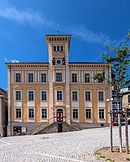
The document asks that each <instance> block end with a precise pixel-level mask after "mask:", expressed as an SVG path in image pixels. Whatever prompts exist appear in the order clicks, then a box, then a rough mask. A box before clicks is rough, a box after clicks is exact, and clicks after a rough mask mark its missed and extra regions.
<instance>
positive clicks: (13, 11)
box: [0, 5, 56, 27]
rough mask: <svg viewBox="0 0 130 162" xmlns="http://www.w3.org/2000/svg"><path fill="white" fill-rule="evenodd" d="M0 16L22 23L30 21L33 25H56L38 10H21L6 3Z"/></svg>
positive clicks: (0, 10) (1, 9)
mask: <svg viewBox="0 0 130 162" xmlns="http://www.w3.org/2000/svg"><path fill="white" fill-rule="evenodd" d="M0 17H2V18H6V19H11V20H15V21H16V22H18V23H21V24H24V23H29V24H31V25H44V26H47V27H48V26H54V25H56V24H55V23H54V22H53V21H50V20H48V19H47V18H46V17H45V16H43V15H42V16H41V14H40V13H39V12H37V11H26V10H19V9H17V8H14V7H9V6H5V5H4V6H2V7H1V8H0Z"/></svg>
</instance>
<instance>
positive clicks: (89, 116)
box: [86, 109, 91, 119]
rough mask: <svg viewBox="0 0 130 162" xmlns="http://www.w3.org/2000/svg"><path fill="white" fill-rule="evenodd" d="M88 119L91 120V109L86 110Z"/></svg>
mask: <svg viewBox="0 0 130 162" xmlns="http://www.w3.org/2000/svg"><path fill="white" fill-rule="evenodd" d="M86 119H91V109H86Z"/></svg>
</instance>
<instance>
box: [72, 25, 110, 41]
mask: <svg viewBox="0 0 130 162" xmlns="http://www.w3.org/2000/svg"><path fill="white" fill-rule="evenodd" d="M70 31H71V33H72V34H73V35H75V36H78V37H79V38H80V39H82V40H84V41H86V42H89V43H108V42H110V38H109V36H107V35H106V34H104V33H102V32H101V33H96V32H93V31H91V30H89V29H87V28H86V27H85V26H84V25H79V26H76V27H71V28H70Z"/></svg>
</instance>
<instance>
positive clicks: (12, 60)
mask: <svg viewBox="0 0 130 162" xmlns="http://www.w3.org/2000/svg"><path fill="white" fill-rule="evenodd" d="M4 61H5V62H12V63H19V62H20V61H19V60H17V59H10V58H9V59H7V58H4Z"/></svg>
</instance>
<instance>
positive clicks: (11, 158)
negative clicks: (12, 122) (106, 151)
mask: <svg viewBox="0 0 130 162" xmlns="http://www.w3.org/2000/svg"><path fill="white" fill-rule="evenodd" d="M122 131H123V145H125V127H123V128H122ZM129 132H130V126H129ZM113 136H114V145H115V146H118V145H119V139H118V128H114V129H113ZM109 139H110V138H109V128H96V129H86V130H81V131H76V132H68V133H54V134H44V135H34V136H17V137H6V138H1V139H0V162H35V161H38V162H82V161H84V162H86V161H96V157H95V151H96V150H97V149H100V148H102V147H107V146H109ZM129 144H130V137H129Z"/></svg>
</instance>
